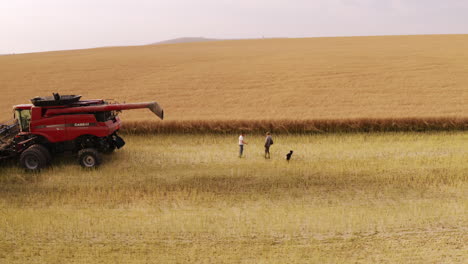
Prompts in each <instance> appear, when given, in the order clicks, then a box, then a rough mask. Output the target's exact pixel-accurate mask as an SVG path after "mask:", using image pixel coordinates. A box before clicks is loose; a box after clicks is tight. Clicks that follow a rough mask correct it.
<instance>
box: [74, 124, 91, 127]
mask: <svg viewBox="0 0 468 264" xmlns="http://www.w3.org/2000/svg"><path fill="white" fill-rule="evenodd" d="M75 126H76V127H86V126H89V123H75Z"/></svg>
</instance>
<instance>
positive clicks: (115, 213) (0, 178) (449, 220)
mask: <svg viewBox="0 0 468 264" xmlns="http://www.w3.org/2000/svg"><path fill="white" fill-rule="evenodd" d="M274 136H275V135H274ZM274 139H275V144H274V145H273V146H272V159H271V160H265V159H264V158H263V156H262V151H263V137H261V136H254V135H247V136H246V140H247V141H249V145H247V146H246V149H245V153H246V157H245V158H242V159H239V158H238V157H237V151H238V150H237V137H236V136H223V135H210V134H205V135H197V136H194V135H188V134H187V135H158V136H147V137H142V136H127V137H126V140H127V142H128V145H127V146H125V148H124V149H122V150H119V151H117V152H116V153H115V154H113V155H112V156H105V162H104V164H103V166H102V167H101V168H100V169H97V170H82V169H81V168H80V166H79V165H78V164H77V162H76V161H75V159H74V158H72V157H68V158H67V157H66V158H58V159H56V160H55V161H54V165H53V166H52V167H50V168H48V169H46V170H45V171H43V172H42V173H40V174H27V173H24V172H23V171H22V170H21V169H18V168H17V167H16V166H15V165H14V164H11V165H8V164H7V165H5V166H4V167H2V169H1V173H0V263H424V264H427V263H464V262H466V257H467V254H468V247H467V243H466V242H467V241H468V219H467V209H468V196H467V190H468V181H467V180H468V179H467V177H468V162H466V161H467V158H468V135H467V134H466V133H465V132H452V133H445V132H442V133H371V134H347V135H340V134H327V135H312V136H304V135H294V136H275V137H274ZM290 149H293V150H295V153H294V155H293V157H292V160H291V162H290V163H287V162H286V161H285V160H284V154H286V153H287V152H288V151H289V150H290Z"/></svg>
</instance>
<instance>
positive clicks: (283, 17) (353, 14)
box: [0, 0, 468, 54]
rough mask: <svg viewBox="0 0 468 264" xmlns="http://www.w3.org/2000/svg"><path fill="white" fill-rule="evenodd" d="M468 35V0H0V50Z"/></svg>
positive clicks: (26, 50)
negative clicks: (188, 40) (199, 40)
mask: <svg viewBox="0 0 468 264" xmlns="http://www.w3.org/2000/svg"><path fill="white" fill-rule="evenodd" d="M453 33H456V34H458V33H468V0H191V1H190V0H0V34H1V35H0V54H5V53H22V52H34V51H46V50H62V49H77V48H91V47H100V46H117V45H118V46H121V45H122V46H123V45H141V44H148V43H153V42H157V41H161V40H165V39H171V38H177V37H199V36H203V37H211V38H259V37H262V36H264V37H317V36H356V35H401V34H405V35H406V34H453Z"/></svg>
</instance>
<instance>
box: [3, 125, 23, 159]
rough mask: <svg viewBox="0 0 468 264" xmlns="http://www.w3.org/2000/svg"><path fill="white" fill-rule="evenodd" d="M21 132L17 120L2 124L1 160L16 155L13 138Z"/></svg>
mask: <svg viewBox="0 0 468 264" xmlns="http://www.w3.org/2000/svg"><path fill="white" fill-rule="evenodd" d="M18 132H19V126H18V122H16V120H11V121H8V122H7V123H5V124H0V160H2V159H7V158H10V157H12V156H14V155H15V150H14V148H13V144H12V143H13V138H14V137H15V135H16V134H18Z"/></svg>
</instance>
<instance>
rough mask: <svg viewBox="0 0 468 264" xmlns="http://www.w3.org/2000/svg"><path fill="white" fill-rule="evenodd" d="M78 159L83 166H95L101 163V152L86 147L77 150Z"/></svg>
mask: <svg viewBox="0 0 468 264" xmlns="http://www.w3.org/2000/svg"><path fill="white" fill-rule="evenodd" d="M78 161H79V162H80V165H81V166H82V167H83V168H95V167H97V166H99V164H101V161H102V158H101V154H100V153H99V152H98V151H97V150H95V149H93V148H86V149H82V150H80V151H79V152H78Z"/></svg>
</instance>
